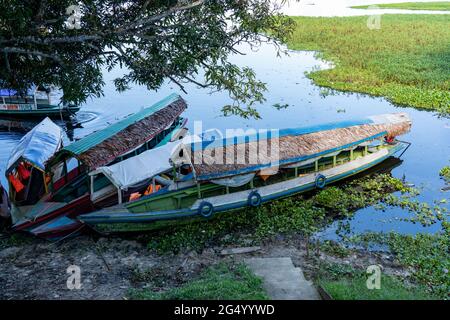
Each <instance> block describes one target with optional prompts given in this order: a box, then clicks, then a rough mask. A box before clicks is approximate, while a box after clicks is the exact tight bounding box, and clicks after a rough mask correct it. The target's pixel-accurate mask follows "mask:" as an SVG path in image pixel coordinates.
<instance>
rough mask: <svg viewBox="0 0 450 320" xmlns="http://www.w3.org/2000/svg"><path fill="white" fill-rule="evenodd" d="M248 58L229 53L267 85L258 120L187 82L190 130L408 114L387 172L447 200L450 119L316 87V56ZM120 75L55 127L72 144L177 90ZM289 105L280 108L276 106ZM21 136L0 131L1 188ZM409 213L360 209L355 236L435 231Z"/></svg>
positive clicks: (109, 76) (267, 52)
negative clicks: (120, 80) (122, 88)
mask: <svg viewBox="0 0 450 320" xmlns="http://www.w3.org/2000/svg"><path fill="white" fill-rule="evenodd" d="M240 50H241V51H242V52H244V53H245V55H239V56H234V57H233V58H232V61H233V62H236V63H237V64H239V65H241V66H250V67H252V68H253V69H254V70H255V72H256V75H257V77H258V78H259V79H260V80H262V81H264V82H265V83H266V84H267V88H268V90H267V92H266V98H267V101H266V103H264V105H261V106H259V107H258V111H259V112H260V115H261V116H262V119H260V120H255V119H242V118H239V117H235V116H230V117H224V116H222V115H221V112H220V110H221V107H222V106H224V105H225V104H227V103H230V102H231V101H230V99H229V97H228V96H227V95H226V94H225V93H214V94H210V93H209V92H208V91H207V90H205V89H201V88H197V87H196V86H195V85H189V84H188V85H186V89H187V91H188V94H182V96H183V97H184V98H185V99H186V101H187V103H188V109H187V111H186V112H185V114H184V115H185V117H187V118H188V119H189V122H188V126H189V129H190V130H192V129H193V125H194V122H196V121H201V125H202V128H203V129H204V130H205V129H210V128H217V129H220V130H225V129H228V128H244V129H247V128H256V129H262V128H265V129H277V128H286V127H298V126H306V125H312V124H319V123H324V122H330V121H338V120H344V119H349V118H355V117H363V116H367V115H373V114H379V113H388V112H408V113H409V114H410V116H411V117H412V119H413V126H412V130H411V132H410V133H408V134H407V135H405V136H403V137H402V139H403V140H406V141H409V142H411V143H412V145H411V147H410V148H409V149H408V151H407V152H406V153H405V154H404V155H403V157H402V160H403V162H402V163H401V164H400V165H399V166H397V167H396V168H394V169H393V170H392V174H393V175H394V176H395V177H398V178H403V177H404V178H405V179H406V181H407V182H409V183H412V184H414V185H415V186H416V187H419V188H420V189H421V191H422V192H421V194H420V196H419V197H418V199H419V200H420V201H427V202H429V203H431V204H432V203H433V201H435V200H441V199H443V198H447V199H450V191H447V192H445V191H442V190H441V189H442V188H443V187H444V182H443V181H442V179H440V178H439V174H438V172H439V170H440V168H442V167H443V166H445V165H448V164H450V162H449V160H450V120H449V119H445V118H439V117H438V116H437V115H435V114H434V113H433V112H428V111H419V110H416V109H413V108H404V107H397V106H395V105H393V104H391V103H390V102H388V101H386V100H385V99H383V98H374V97H370V96H368V95H362V94H356V93H338V92H333V91H330V90H328V89H323V88H320V87H318V86H315V85H314V84H313V83H312V82H311V81H310V80H309V79H308V78H307V77H306V76H305V72H308V71H311V70H313V69H317V68H327V67H330V66H329V65H328V64H327V63H326V62H323V61H320V60H317V59H316V58H315V57H314V53H313V52H297V51H289V52H288V55H282V56H281V57H276V51H275V48H274V47H273V46H271V45H267V44H266V45H263V46H262V47H261V48H260V50H259V51H257V52H253V51H251V50H250V49H249V48H247V47H242V48H241V49H240ZM122 73H123V71H122V70H120V69H116V70H113V71H111V72H110V73H107V72H105V73H104V80H105V83H106V85H105V88H104V89H105V90H104V92H105V96H104V97H102V98H98V99H91V100H89V101H87V102H86V103H85V104H84V105H83V106H82V108H81V111H80V112H79V113H78V114H77V116H76V119H75V122H78V123H79V124H78V125H77V126H75V128H73V126H71V125H67V124H66V123H62V122H59V124H60V125H62V126H64V127H65V129H66V132H67V133H68V136H67V137H66V138H65V140H66V144H67V143H70V140H73V139H76V138H80V137H83V136H85V135H87V134H89V133H90V132H92V131H94V130H98V129H100V128H103V127H105V126H107V125H108V124H109V123H112V122H114V121H117V120H118V119H121V118H122V117H124V116H126V115H128V114H130V113H133V112H136V111H139V110H140V109H141V108H143V107H145V106H149V105H151V104H153V103H155V102H156V101H158V100H159V99H161V98H163V97H165V96H166V95H168V94H170V93H172V92H178V93H180V90H179V88H178V87H177V86H176V85H174V84H171V83H167V84H165V85H164V86H163V87H162V88H161V89H160V90H158V91H156V92H155V91H148V90H146V88H145V87H142V86H134V87H132V88H131V89H130V90H129V91H126V92H124V93H118V92H116V91H115V89H114V85H113V83H112V80H113V79H114V78H116V77H117V76H119V75H121V74H122ZM274 104H280V105H285V104H287V105H288V106H287V107H286V108H285V109H281V110H278V109H277V108H275V107H274V106H273V105H274ZM22 135H23V133H21V132H14V131H9V132H8V131H1V132H0V148H1V153H0V169H1V173H0V174H1V179H2V184H3V185H5V182H6V181H5V178H4V169H5V165H6V161H7V159H8V157H9V153H10V150H11V149H12V148H13V147H14V146H15V144H16V143H17V142H18V141H19V139H20V138H21V136H22ZM406 216H408V213H407V212H404V211H402V210H401V209H388V210H386V211H385V212H381V211H378V210H375V209H374V208H372V207H369V208H365V209H362V210H360V211H358V212H357V213H356V215H355V216H354V218H353V219H352V220H351V221H349V223H350V227H351V229H352V230H353V231H354V232H363V231H390V230H395V231H398V232H401V233H411V234H413V233H416V232H418V231H421V232H435V231H436V230H439V225H434V226H431V227H427V228H424V227H422V226H420V225H418V224H411V223H407V222H402V221H400V220H398V218H399V217H406ZM335 229H336V224H332V225H331V226H329V227H328V228H327V229H326V230H324V231H323V232H322V233H321V235H322V236H323V237H324V238H334V237H335Z"/></svg>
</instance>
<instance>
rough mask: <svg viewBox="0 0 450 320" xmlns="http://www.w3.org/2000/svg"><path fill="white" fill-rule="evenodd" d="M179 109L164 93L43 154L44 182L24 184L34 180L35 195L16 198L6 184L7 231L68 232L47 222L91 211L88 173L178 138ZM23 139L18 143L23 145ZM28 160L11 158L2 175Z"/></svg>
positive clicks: (176, 101) (182, 122) (17, 173)
mask: <svg viewBox="0 0 450 320" xmlns="http://www.w3.org/2000/svg"><path fill="white" fill-rule="evenodd" d="M185 109H186V103H185V102H184V100H183V99H182V98H181V97H180V96H178V95H170V96H168V97H166V98H165V99H163V100H161V101H160V102H158V103H156V104H154V105H153V106H151V107H149V108H145V109H143V110H141V111H139V112H138V113H135V114H133V115H131V116H128V117H126V118H124V119H123V120H121V121H119V122H117V123H114V124H112V125H110V126H108V127H107V128H105V129H102V130H99V131H96V132H94V133H92V134H90V135H88V136H86V137H84V138H82V139H80V140H78V141H76V142H74V143H72V144H70V145H68V146H66V147H63V148H60V149H58V150H54V152H52V153H49V155H47V156H46V162H45V164H43V166H42V168H41V169H42V172H43V175H44V177H45V179H43V178H39V177H35V176H34V175H33V172H31V174H29V175H28V176H26V179H27V181H29V180H33V181H36V183H38V182H40V184H39V188H40V190H41V191H40V192H39V193H35V192H31V193H27V194H29V195H30V197H31V195H33V197H32V198H25V199H22V198H20V192H17V189H16V188H15V187H14V185H12V184H11V185H10V199H11V202H12V205H13V209H12V216H13V223H14V224H13V226H12V228H13V230H15V231H29V232H31V233H32V234H35V235H38V236H41V235H43V236H44V235H47V234H54V233H57V234H59V233H61V232H62V233H63V234H65V233H67V232H70V231H73V230H72V229H73V228H75V227H76V224H72V223H68V224H69V225H70V226H68V225H67V223H66V222H67V221H66V220H67V219H66V220H58V221H52V220H53V219H58V218H60V217H62V216H65V217H68V218H71V217H75V216H77V215H78V214H81V213H86V212H90V211H92V210H94V209H95V207H94V205H93V204H92V202H91V201H90V196H89V190H90V186H89V179H88V173H89V172H90V171H92V170H95V169H96V168H97V167H98V166H102V165H108V164H111V163H114V162H117V161H121V160H124V159H127V158H130V157H133V156H135V155H138V154H140V153H141V152H143V151H145V150H149V149H152V148H153V147H155V146H157V145H164V144H165V143H167V142H169V141H170V140H174V139H179V138H181V137H183V135H184V134H185V133H186V129H185V128H184V126H185V124H186V121H187V120H186V119H184V118H182V117H181V113H182V112H183V111H184V110H185ZM48 121H50V120H48ZM55 126H56V125H55ZM56 127H57V126H56ZM28 135H29V134H27V135H26V136H25V137H24V138H23V139H22V140H24V141H25V140H26V139H27V136H28ZM22 140H21V142H22ZM19 145H20V143H19ZM16 149H17V148H16ZM24 149H26V150H34V151H33V154H36V155H37V156H41V153H40V150H39V148H35V147H33V146H30V145H26V146H25V147H24ZM14 152H16V151H14ZM14 152H13V154H14ZM32 162H33V159H32V158H31V157H28V156H27V157H22V158H21V161H20V162H17V161H12V160H11V161H10V162H8V170H7V172H8V174H11V173H12V176H14V177H15V178H16V179H18V180H20V170H22V169H21V168H20V166H21V165H23V164H25V165H26V166H29V165H30V163H32ZM44 168H45V169H44ZM22 178H23V177H22ZM27 183H28V182H27ZM99 183H100V184H101V183H102V181H99ZM36 188H38V187H36ZM18 197H19V198H18ZM76 223H79V222H76ZM43 224H46V226H42V225H43Z"/></svg>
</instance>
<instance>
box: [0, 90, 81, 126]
mask: <svg viewBox="0 0 450 320" xmlns="http://www.w3.org/2000/svg"><path fill="white" fill-rule="evenodd" d="M79 110H80V107H78V106H75V105H73V104H66V105H61V106H58V105H53V104H52V102H51V98H50V91H49V90H41V89H40V88H39V87H38V86H34V87H32V88H30V89H29V90H27V92H26V93H24V94H20V93H19V92H17V91H16V90H12V89H0V117H2V118H20V119H22V118H33V119H43V118H46V117H50V118H58V119H60V118H68V117H70V116H72V115H74V114H75V113H76V112H78V111H79Z"/></svg>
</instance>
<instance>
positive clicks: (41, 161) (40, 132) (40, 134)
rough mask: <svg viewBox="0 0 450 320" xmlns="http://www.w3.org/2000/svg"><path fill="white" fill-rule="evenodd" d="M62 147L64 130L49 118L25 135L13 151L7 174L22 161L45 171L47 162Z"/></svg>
mask: <svg viewBox="0 0 450 320" xmlns="http://www.w3.org/2000/svg"><path fill="white" fill-rule="evenodd" d="M61 146H62V129H61V128H60V127H59V126H57V125H56V124H55V123H53V122H52V121H51V120H50V119H49V118H45V119H44V120H42V121H41V122H40V123H39V124H38V125H37V126H35V127H34V128H33V129H31V131H29V132H28V133H27V134H26V135H24V136H23V137H22V139H20V141H19V143H18V144H17V146H16V147H15V148H14V149H13V150H12V152H11V155H10V157H9V160H8V165H7V166H6V173H9V171H10V170H12V169H13V168H14V166H15V165H16V164H17V162H18V161H20V160H21V159H24V160H27V161H29V162H30V163H32V164H33V165H34V166H35V167H36V168H39V169H41V170H42V171H44V170H45V164H46V162H47V161H48V160H49V159H50V158H51V157H52V156H53V155H54V154H55V153H56V152H57V151H58V150H59V149H60V148H61Z"/></svg>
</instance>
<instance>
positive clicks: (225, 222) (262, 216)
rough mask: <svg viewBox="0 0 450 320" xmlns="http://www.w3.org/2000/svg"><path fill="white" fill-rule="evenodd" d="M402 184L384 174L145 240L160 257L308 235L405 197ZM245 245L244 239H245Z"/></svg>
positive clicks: (222, 215) (192, 224)
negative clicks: (394, 195)
mask: <svg viewBox="0 0 450 320" xmlns="http://www.w3.org/2000/svg"><path fill="white" fill-rule="evenodd" d="M409 190H410V189H409V188H406V187H405V186H404V185H403V183H402V182H401V181H400V180H399V179H396V178H393V177H391V176H390V175H387V174H381V175H374V176H368V177H364V178H362V179H359V180H355V181H352V182H349V183H348V184H346V185H345V186H342V187H337V186H332V187H329V188H326V189H324V190H322V191H320V192H318V193H317V194H316V195H314V196H312V197H310V198H305V197H302V196H297V197H289V198H286V199H283V200H278V201H274V202H272V203H269V204H266V205H263V206H261V207H258V208H257V209H245V210H239V211H233V212H227V213H222V214H218V215H216V216H215V218H213V219H211V220H209V221H202V222H198V223H191V224H187V225H182V226H176V227H171V228H170V230H162V231H159V232H157V233H152V234H148V235H146V236H144V239H143V240H144V241H148V238H150V240H149V241H148V246H149V248H151V249H156V250H157V251H159V252H167V251H175V252H176V251H179V250H183V249H190V250H192V249H194V250H200V249H202V248H204V247H205V246H207V245H211V244H215V243H218V242H220V244H222V245H226V244H231V243H233V244H234V245H236V244H239V243H240V234H241V233H247V234H250V239H251V240H252V241H255V242H257V241H260V240H262V239H266V238H270V237H271V236H275V235H277V234H280V233H284V234H289V233H294V232H295V233H297V234H302V235H305V236H309V235H311V234H312V233H314V232H316V231H317V230H319V228H320V227H322V226H323V225H325V224H326V223H327V222H328V221H329V220H330V219H331V218H332V217H333V216H349V215H351V214H352V213H353V212H354V211H355V210H357V209H359V208H363V207H366V206H369V205H375V204H377V203H378V202H379V201H380V200H383V199H384V198H385V197H386V195H387V194H388V193H389V192H393V191H401V192H408V191H409ZM246 240H247V241H248V240H249V239H246Z"/></svg>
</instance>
